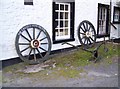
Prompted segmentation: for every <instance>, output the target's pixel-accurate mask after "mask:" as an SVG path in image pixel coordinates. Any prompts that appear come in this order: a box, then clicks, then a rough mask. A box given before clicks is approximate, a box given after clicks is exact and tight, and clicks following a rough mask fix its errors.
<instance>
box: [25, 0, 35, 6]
mask: <svg viewBox="0 0 120 89" xmlns="http://www.w3.org/2000/svg"><path fill="white" fill-rule="evenodd" d="M24 5H33V0H24Z"/></svg>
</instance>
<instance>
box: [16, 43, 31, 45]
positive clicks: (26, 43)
mask: <svg viewBox="0 0 120 89" xmlns="http://www.w3.org/2000/svg"><path fill="white" fill-rule="evenodd" d="M18 45H30V43H18Z"/></svg>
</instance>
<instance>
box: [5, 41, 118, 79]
mask: <svg viewBox="0 0 120 89" xmlns="http://www.w3.org/2000/svg"><path fill="white" fill-rule="evenodd" d="M106 47H107V48H108V52H105V51H104V46H103V45H102V46H101V47H100V48H99V56H101V57H102V59H104V60H106V59H110V58H112V57H113V56H115V55H120V46H118V45H115V48H114V49H113V45H112V44H110V43H108V44H107V45H106ZM93 49H94V48H92V49H91V50H93ZM64 54H65V55H64ZM91 57H92V54H91V53H89V52H86V51H84V50H81V49H79V50H78V51H74V52H69V53H61V54H59V55H58V56H56V57H53V58H51V59H49V60H54V61H55V62H56V66H57V67H56V68H53V69H46V70H44V71H40V72H38V73H31V74H24V73H22V72H18V73H16V70H19V69H22V68H24V67H25V66H29V65H28V64H26V63H19V64H15V65H12V66H9V67H6V68H5V69H4V70H3V73H4V72H11V73H13V74H14V73H15V74H17V77H21V78H23V77H33V78H40V79H45V80H46V79H49V78H57V77H59V76H63V77H66V78H74V77H78V76H80V75H79V74H80V73H81V72H84V70H82V69H81V70H77V68H78V67H83V66H86V65H88V64H90V63H91V62H90V61H88V60H89V59H91ZM107 63H108V64H111V63H112V61H111V60H107ZM58 68H60V69H58ZM66 68H67V69H66ZM49 71H51V72H50V73H49ZM13 78H14V75H13Z"/></svg>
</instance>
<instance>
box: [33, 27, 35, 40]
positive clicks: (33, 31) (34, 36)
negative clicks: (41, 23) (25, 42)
mask: <svg viewBox="0 0 120 89" xmlns="http://www.w3.org/2000/svg"><path fill="white" fill-rule="evenodd" d="M33 39H35V28H33Z"/></svg>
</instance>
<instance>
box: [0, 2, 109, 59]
mask: <svg viewBox="0 0 120 89" xmlns="http://www.w3.org/2000/svg"><path fill="white" fill-rule="evenodd" d="M98 3H102V4H108V5H109V3H110V2H109V0H75V41H73V42H70V43H72V44H74V45H79V41H78V37H77V27H78V25H79V24H80V22H82V21H83V20H89V21H90V22H92V23H93V25H94V26H95V29H97V10H98ZM33 4H34V5H33V6H32V5H24V0H0V18H1V19H0V31H1V32H0V41H1V42H0V50H1V51H0V60H6V59H10V58H14V57H18V55H17V53H16V49H15V37H16V34H17V32H18V31H19V30H20V29H21V28H22V27H23V26H25V25H27V24H38V25H41V26H42V27H44V28H45V29H46V30H47V32H48V33H49V35H50V37H51V40H52V0H33ZM66 47H70V46H68V45H61V44H52V50H57V49H62V48H66Z"/></svg>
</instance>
